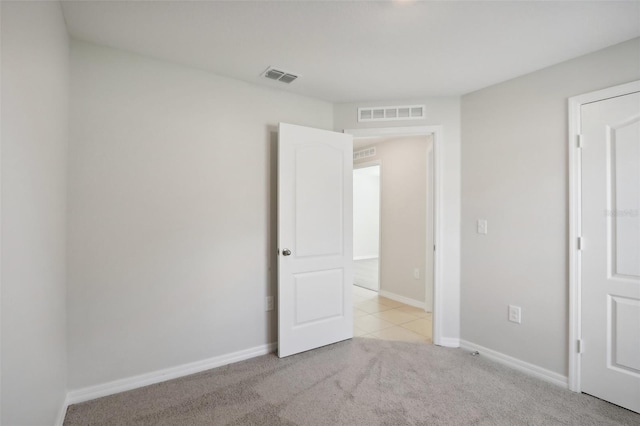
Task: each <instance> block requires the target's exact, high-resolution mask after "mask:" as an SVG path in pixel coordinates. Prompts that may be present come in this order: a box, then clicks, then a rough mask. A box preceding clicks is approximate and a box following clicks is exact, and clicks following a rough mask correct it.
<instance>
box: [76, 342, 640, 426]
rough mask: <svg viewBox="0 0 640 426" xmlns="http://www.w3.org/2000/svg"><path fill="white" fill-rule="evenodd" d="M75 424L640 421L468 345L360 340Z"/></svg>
mask: <svg viewBox="0 0 640 426" xmlns="http://www.w3.org/2000/svg"><path fill="white" fill-rule="evenodd" d="M64 424H65V425H67V426H72V425H525V424H526V425H557V424H569V425H581V426H586V425H640V415H639V414H635V413H632V412H631V411H628V410H625V409H623V408H619V407H617V406H615V405H612V404H609V403H607V402H604V401H601V400H599V399H596V398H593V397H590V396H588V395H582V394H576V393H573V392H570V391H568V390H566V389H562V388H560V387H557V386H555V385H552V384H548V383H546V382H543V381H540V380H538V379H535V378H532V377H529V376H527V375H524V374H522V373H519V372H517V371H514V370H511V369H509V368H507V367H504V366H502V365H500V364H496V363H495V362H492V361H489V360H487V359H484V358H482V356H471V355H470V354H469V353H468V352H466V351H463V350H460V349H446V348H440V347H437V346H433V345H430V344H425V343H405V342H389V341H383V340H375V339H366V338H355V339H353V340H351V341H346V342H342V343H338V344H335V345H331V346H327V347H324V348H320V349H317V350H314V351H309V352H306V353H303V354H299V355H295V356H292V357H289V358H285V359H278V358H277V357H276V356H275V355H273V354H272V355H265V356H261V357H258V358H254V359H251V360H248V361H243V362H240V363H237V364H233V365H228V366H225V367H220V368H217V369H213V370H209V371H206V372H203V373H199V374H195V375H192V376H188V377H184V378H181V379H176V380H172V381H169V382H165V383H160V384H157V385H152V386H148V387H145V388H142V389H137V390H133V391H129V392H124V393H121V394H118V395H113V396H108V397H105V398H100V399H97V400H94V401H89V402H85V403H82V404H77V405H72V406H71V407H69V410H68V411H67V417H66V419H65V422H64Z"/></svg>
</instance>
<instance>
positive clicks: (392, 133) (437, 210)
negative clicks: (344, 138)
mask: <svg viewBox="0 0 640 426" xmlns="http://www.w3.org/2000/svg"><path fill="white" fill-rule="evenodd" d="M344 133H348V134H350V135H353V137H354V138H379V137H401V136H430V135H433V156H434V161H433V168H434V171H433V176H434V179H433V180H434V182H433V188H434V194H433V203H434V209H433V241H434V245H435V250H434V252H433V343H434V344H435V345H438V346H451V345H450V344H448V343H447V342H443V338H442V324H443V319H444V312H443V309H444V302H443V300H442V283H443V279H442V271H443V270H444V267H443V265H444V263H443V261H444V259H443V255H442V253H443V252H442V250H441V249H440V247H443V241H442V238H443V229H442V228H443V222H442V217H443V216H442V182H443V170H444V156H443V153H444V138H443V130H442V126H412V127H385V128H369V129H345V130H344Z"/></svg>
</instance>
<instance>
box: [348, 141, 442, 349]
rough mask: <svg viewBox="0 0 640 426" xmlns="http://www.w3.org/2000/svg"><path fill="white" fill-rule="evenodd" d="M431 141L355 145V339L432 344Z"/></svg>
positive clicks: (432, 237)
mask: <svg viewBox="0 0 640 426" xmlns="http://www.w3.org/2000/svg"><path fill="white" fill-rule="evenodd" d="M433 153H434V150H433V135H432V134H426V135H425V134H423V135H411V136H388V137H387V136H385V137H375V138H371V137H368V138H358V137H355V138H354V165H353V168H354V170H353V215H354V216H353V218H354V223H353V230H354V234H353V235H354V243H353V248H354V251H353V252H354V287H353V291H354V293H353V300H354V335H356V336H362V337H368V338H377V339H385V340H401V341H423V342H432V341H433V288H434V251H433V248H434V222H435V221H434V219H435V218H434V205H435V201H434V198H435V194H434V192H435V191H434V188H435V186H434V157H433Z"/></svg>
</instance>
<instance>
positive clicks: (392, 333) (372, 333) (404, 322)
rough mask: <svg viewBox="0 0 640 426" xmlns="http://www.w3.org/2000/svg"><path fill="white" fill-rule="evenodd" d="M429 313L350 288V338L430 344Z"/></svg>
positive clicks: (356, 287)
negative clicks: (351, 326) (351, 300)
mask: <svg viewBox="0 0 640 426" xmlns="http://www.w3.org/2000/svg"><path fill="white" fill-rule="evenodd" d="M431 321H432V317H431V313H430V312H425V311H423V310H422V309H420V308H415V307H413V306H409V305H405V304H404V303H400V302H396V301H395V300H391V299H387V298H386V297H382V296H379V295H378V293H376V292H375V291H371V290H367V289H365V288H362V287H358V286H355V285H354V286H353V334H354V335H355V336H360V337H369V338H373V339H384V340H401V341H405V342H429V343H431V330H432V328H433V326H432V322H431Z"/></svg>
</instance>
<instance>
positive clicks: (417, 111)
mask: <svg viewBox="0 0 640 426" xmlns="http://www.w3.org/2000/svg"><path fill="white" fill-rule="evenodd" d="M424 110H425V108H424V105H401V106H387V107H369V108H358V121H401V120H421V119H424V118H425V112H424Z"/></svg>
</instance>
